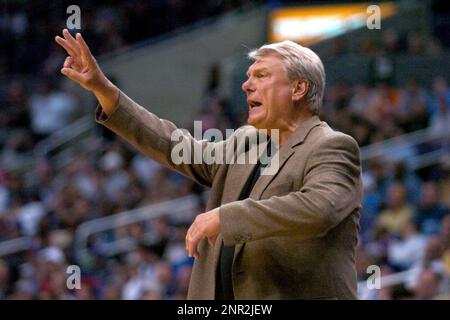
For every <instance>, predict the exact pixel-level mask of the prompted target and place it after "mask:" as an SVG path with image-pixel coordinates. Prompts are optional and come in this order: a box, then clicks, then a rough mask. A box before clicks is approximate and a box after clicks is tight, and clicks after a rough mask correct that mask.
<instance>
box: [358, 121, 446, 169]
mask: <svg viewBox="0 0 450 320" xmlns="http://www.w3.org/2000/svg"><path fill="white" fill-rule="evenodd" d="M449 132H450V131H448V132H446V133H439V132H436V131H434V130H433V129H432V128H426V129H422V130H418V131H414V132H411V133H408V134H404V135H400V136H397V137H394V138H391V139H388V140H385V141H381V142H377V143H374V144H371V145H369V146H366V147H362V148H361V160H362V161H363V162H364V161H367V160H370V159H374V158H381V159H385V160H394V161H395V160H403V161H405V162H406V164H407V166H408V168H409V169H410V170H417V169H420V168H423V167H425V166H428V165H432V164H436V163H438V162H440V161H441V160H442V159H444V158H445V157H446V156H447V157H448V156H450V149H449V147H450V134H449ZM438 141H440V142H441V144H442V148H440V149H438V150H433V151H430V152H427V153H418V152H417V147H418V146H419V145H421V144H424V143H432V142H438Z"/></svg>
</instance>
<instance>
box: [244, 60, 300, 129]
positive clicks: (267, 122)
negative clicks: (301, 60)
mask: <svg viewBox="0 0 450 320" xmlns="http://www.w3.org/2000/svg"><path fill="white" fill-rule="evenodd" d="M247 77H248V79H247V81H246V82H244V83H243V84H242V90H244V92H245V93H246V94H247V104H248V107H249V111H248V120H247V122H248V124H250V125H253V126H254V127H256V128H258V129H275V128H277V129H279V128H281V127H283V124H284V123H285V122H286V121H289V120H290V117H291V112H292V110H293V108H294V101H293V88H294V85H293V82H292V81H291V80H289V78H288V75H287V71H286V68H285V66H284V65H283V61H282V60H281V58H279V57H278V56H276V55H269V56H266V57H263V58H260V59H258V60H256V61H255V62H254V63H253V64H252V65H251V66H250V67H249V69H248V71H247Z"/></svg>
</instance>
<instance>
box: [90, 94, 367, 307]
mask: <svg viewBox="0 0 450 320" xmlns="http://www.w3.org/2000/svg"><path fill="white" fill-rule="evenodd" d="M118 103H119V106H118V108H117V109H116V111H115V112H114V113H113V114H112V115H111V116H109V117H108V116H107V115H106V114H105V113H104V112H103V110H102V108H101V107H100V106H98V107H97V110H96V121H97V122H98V123H101V124H102V125H104V126H106V127H108V128H109V129H111V130H112V131H114V132H115V133H116V134H118V135H120V136H121V137H123V138H124V139H126V140H127V141H128V142H130V143H131V144H132V145H133V146H135V147H136V148H137V149H138V150H139V151H140V152H142V153H143V154H145V155H147V156H149V157H151V158H152V159H154V160H156V161H158V162H160V163H161V164H163V165H165V166H167V167H169V168H171V169H173V170H176V171H178V172H180V173H182V174H183V175H185V176H187V177H189V178H191V179H193V180H195V181H196V182H198V183H200V184H203V185H206V186H208V187H210V188H211V189H210V197H209V200H208V204H207V208H206V211H209V210H211V209H214V208H217V207H219V206H220V229H221V233H220V235H219V237H218V239H217V242H216V245H215V246H214V247H211V246H210V245H209V244H208V242H207V240H203V241H201V242H200V244H199V253H200V256H201V258H200V259H198V260H197V259H196V261H195V263H194V267H193V271H192V276H191V280H190V286H189V293H188V299H214V292H215V279H216V272H217V267H218V258H219V253H220V252H219V251H220V250H219V249H220V243H221V241H222V240H223V241H224V243H225V244H226V245H236V249H235V255H234V261H233V267H232V279H233V280H232V281H233V290H234V294H235V297H236V299H335V298H337V299H356V297H357V295H356V270H355V247H356V244H357V238H358V230H359V214H360V208H361V197H362V182H361V166H360V153H359V147H358V144H357V143H356V141H355V140H354V139H353V138H351V137H350V136H348V135H345V134H343V133H340V132H336V131H333V130H332V129H331V128H330V127H329V126H328V125H327V124H326V123H325V122H323V121H321V120H320V119H319V118H318V117H316V116H314V117H312V118H310V119H309V120H307V121H306V122H304V123H303V124H302V125H301V126H300V127H299V128H297V130H296V131H295V132H294V133H292V134H291V136H289V138H288V140H287V141H286V142H285V143H283V145H282V146H281V148H280V149H279V151H278V152H279V154H278V156H279V169H278V170H277V171H276V173H275V174H274V175H265V176H261V177H260V179H259V180H258V181H257V183H256V184H255V186H254V188H253V190H252V192H251V194H250V197H249V198H248V199H245V200H241V201H237V199H238V197H239V195H240V193H241V191H242V188H243V187H244V184H245V182H246V181H247V179H248V177H249V175H250V173H251V172H252V169H253V167H254V165H252V164H237V163H235V164H206V163H201V164H192V165H189V164H179V165H175V164H174V163H173V162H172V160H171V152H172V148H173V147H174V146H175V144H177V143H178V142H177V141H172V140H171V134H172V132H173V131H174V130H176V129H177V128H176V126H175V125H174V124H173V123H171V122H170V121H167V120H163V119H160V118H158V117H157V116H156V115H154V114H152V113H150V112H149V111H147V110H146V109H144V108H143V107H141V106H140V105H138V104H137V103H135V102H134V101H133V100H131V99H130V98H129V97H127V96H126V95H125V94H124V93H123V92H121V93H120V97H119V102H118ZM250 130H256V129H255V128H254V127H252V126H244V127H241V128H240V129H238V130H237V131H236V132H235V134H234V135H233V137H232V138H230V139H228V140H225V141H222V142H217V143H220V144H221V145H222V146H223V147H224V148H225V149H226V147H227V146H228V145H229V144H230V141H231V140H232V139H236V137H239V135H241V134H246V133H248V132H249V131H250ZM185 138H186V139H187V141H189V143H190V144H191V146H194V145H197V146H199V145H202V146H203V147H208V146H209V147H210V146H211V142H207V141H206V140H202V141H199V140H195V139H194V138H193V137H192V136H190V135H189V134H185ZM237 141H238V140H237ZM253 147H255V146H254V145H245V146H244V145H242V144H241V145H237V146H236V147H235V149H233V150H236V151H235V152H237V153H239V152H250V150H251V148H253Z"/></svg>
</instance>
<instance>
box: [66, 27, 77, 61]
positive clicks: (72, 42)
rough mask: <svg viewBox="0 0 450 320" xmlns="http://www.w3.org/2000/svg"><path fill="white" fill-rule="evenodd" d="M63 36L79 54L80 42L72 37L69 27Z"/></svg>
mask: <svg viewBox="0 0 450 320" xmlns="http://www.w3.org/2000/svg"><path fill="white" fill-rule="evenodd" d="M63 36H64V38H66V41H67V43H68V44H69V46H70V48H71V49H72V50H73V51H74V52H75V53H76V54H77V55H79V54H80V53H81V50H80V46H79V44H78V43H77V42H76V41H75V39H74V38H73V37H72V35H71V34H70V32H69V31H68V30H67V29H64V30H63Z"/></svg>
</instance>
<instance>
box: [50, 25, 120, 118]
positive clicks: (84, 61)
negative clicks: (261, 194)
mask: <svg viewBox="0 0 450 320" xmlns="http://www.w3.org/2000/svg"><path fill="white" fill-rule="evenodd" d="M63 37H64V38H61V37H59V36H56V37H55V41H56V42H57V43H58V44H59V45H60V46H62V47H63V48H64V49H65V50H66V51H67V53H68V54H69V56H68V57H67V58H66V60H65V61H64V65H63V68H62V69H61V73H62V74H63V75H65V76H66V77H68V78H69V79H71V80H73V81H75V82H76V83H78V84H79V85H80V86H82V87H83V88H85V89H86V90H89V91H91V92H93V93H94V94H95V95H96V96H97V98H98V100H99V102H100V104H101V105H102V106H103V108H104V109H105V112H106V113H108V114H110V113H112V112H113V111H114V109H115V105H116V102H117V98H118V95H119V89H118V88H117V87H116V86H114V85H113V84H112V83H111V81H109V80H108V78H106V76H105V75H104V74H103V72H102V70H101V69H100V67H99V65H98V64H97V61H96V60H95V58H94V56H93V55H92V53H91V51H90V50H89V47H88V45H87V44H86V42H85V41H84V39H83V37H82V36H81V34H80V33H77V34H76V37H75V38H74V37H72V35H71V34H70V33H69V31H67V29H64V30H63Z"/></svg>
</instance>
